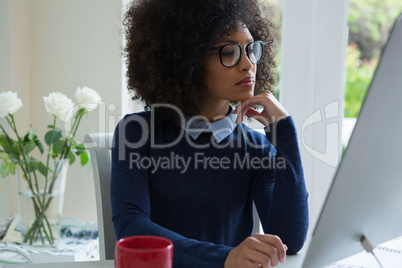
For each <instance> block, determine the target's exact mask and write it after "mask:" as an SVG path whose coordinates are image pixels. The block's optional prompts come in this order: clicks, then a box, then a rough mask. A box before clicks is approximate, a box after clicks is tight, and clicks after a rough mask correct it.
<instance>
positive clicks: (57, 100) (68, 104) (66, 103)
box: [43, 92, 74, 121]
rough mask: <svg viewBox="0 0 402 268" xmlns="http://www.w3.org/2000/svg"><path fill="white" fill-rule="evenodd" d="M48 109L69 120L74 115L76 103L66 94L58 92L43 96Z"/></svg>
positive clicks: (62, 118) (64, 119)
mask: <svg viewBox="0 0 402 268" xmlns="http://www.w3.org/2000/svg"><path fill="white" fill-rule="evenodd" d="M43 101H44V103H45V107H46V111H47V112H48V113H51V114H54V115H55V116H57V117H58V118H60V119H61V120H63V121H68V120H69V119H70V118H71V116H72V115H73V107H74V103H73V102H72V101H71V100H70V99H69V98H67V96H66V95H64V94H62V93H60V92H56V93H50V94H49V96H47V97H43Z"/></svg>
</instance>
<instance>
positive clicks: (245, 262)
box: [224, 234, 287, 268]
mask: <svg viewBox="0 0 402 268" xmlns="http://www.w3.org/2000/svg"><path fill="white" fill-rule="evenodd" d="M286 250H287V247H286V245H284V244H283V243H282V241H281V239H280V238H279V237H278V236H275V235H268V234H253V235H252V236H249V237H247V238H246V239H245V240H244V241H243V242H241V243H240V244H239V245H238V246H237V247H235V248H234V249H232V250H231V251H230V252H229V254H228V256H227V257H226V261H225V264H224V268H249V267H250V268H251V267H254V268H256V267H263V268H271V267H274V266H276V265H277V264H278V261H280V262H282V263H284V262H285V260H286Z"/></svg>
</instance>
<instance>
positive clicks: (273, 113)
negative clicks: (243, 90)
mask: <svg viewBox="0 0 402 268" xmlns="http://www.w3.org/2000/svg"><path fill="white" fill-rule="evenodd" d="M256 105H259V106H262V107H263V110H262V111H257V110H256V109H254V108H253V107H254V106H256ZM233 113H234V114H237V119H236V123H237V124H240V123H242V122H243V119H244V115H247V116H248V117H252V118H254V119H256V120H258V121H259V122H260V123H262V124H263V125H264V126H266V125H268V124H271V123H273V122H275V121H278V120H279V119H282V118H284V117H286V116H288V115H289V114H288V112H287V111H286V109H285V108H284V107H283V106H282V105H281V104H280V103H279V102H278V100H277V99H276V98H275V96H274V95H272V93H271V92H269V91H264V92H263V93H261V94H259V95H257V96H254V97H251V98H249V99H246V100H244V101H242V102H241V103H240V104H239V106H237V107H236V109H235V110H234V111H233Z"/></svg>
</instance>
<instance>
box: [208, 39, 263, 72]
mask: <svg viewBox="0 0 402 268" xmlns="http://www.w3.org/2000/svg"><path fill="white" fill-rule="evenodd" d="M254 43H260V44H261V45H262V53H261V59H260V60H259V61H257V62H253V61H252V60H251V59H250V55H249V53H248V47H249V46H250V45H251V44H254ZM233 45H235V46H238V47H239V49H240V50H241V53H240V56H239V58H238V59H237V61H236V62H235V63H234V64H233V65H231V66H227V65H225V64H223V61H222V50H223V48H224V47H226V46H233ZM243 48H246V55H247V58H248V60H249V61H250V62H251V63H252V64H258V63H260V62H261V60H262V56H263V55H264V48H265V42H264V41H260V40H257V41H253V42H250V43H248V44H247V45H245V46H242V45H240V44H226V45H223V46H219V47H211V48H210V49H212V50H218V51H219V59H220V61H221V64H222V66H224V67H227V68H231V67H234V66H236V65H237V64H239V62H240V61H241V57H242V56H243Z"/></svg>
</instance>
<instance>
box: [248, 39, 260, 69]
mask: <svg viewBox="0 0 402 268" xmlns="http://www.w3.org/2000/svg"><path fill="white" fill-rule="evenodd" d="M263 52H264V43H263V42H260V41H255V42H251V43H250V44H248V45H247V55H248V58H249V59H250V61H251V62H252V63H254V64H257V63H259V62H260V61H261V59H262V54H263Z"/></svg>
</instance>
